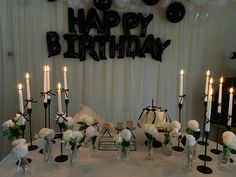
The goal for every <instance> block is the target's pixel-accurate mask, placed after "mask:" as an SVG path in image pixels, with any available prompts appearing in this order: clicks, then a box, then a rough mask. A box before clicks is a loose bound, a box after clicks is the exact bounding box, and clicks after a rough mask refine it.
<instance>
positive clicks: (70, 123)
mask: <svg viewBox="0 0 236 177" xmlns="http://www.w3.org/2000/svg"><path fill="white" fill-rule="evenodd" d="M65 124H66V126H67V127H72V126H73V125H74V124H75V121H74V119H73V117H66V121H65Z"/></svg>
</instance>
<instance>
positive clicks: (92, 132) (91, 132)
mask: <svg viewBox="0 0 236 177" xmlns="http://www.w3.org/2000/svg"><path fill="white" fill-rule="evenodd" d="M97 136H98V131H97V129H96V128H95V127H93V126H90V127H88V128H87V129H86V137H88V138H89V141H90V142H91V151H90V152H91V156H94V155H95V151H96V139H97Z"/></svg>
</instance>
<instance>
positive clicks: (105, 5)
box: [93, 0, 112, 11]
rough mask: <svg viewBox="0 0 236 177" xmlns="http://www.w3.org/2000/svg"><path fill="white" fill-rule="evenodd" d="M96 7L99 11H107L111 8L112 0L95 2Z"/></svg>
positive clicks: (96, 0)
mask: <svg viewBox="0 0 236 177" xmlns="http://www.w3.org/2000/svg"><path fill="white" fill-rule="evenodd" d="M93 2H94V5H95V7H96V8H97V9H98V10H101V11H106V10H108V9H109V8H110V7H111V4H112V0H93Z"/></svg>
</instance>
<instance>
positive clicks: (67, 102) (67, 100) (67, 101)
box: [65, 99, 69, 116]
mask: <svg viewBox="0 0 236 177" xmlns="http://www.w3.org/2000/svg"><path fill="white" fill-rule="evenodd" d="M65 105H66V116H68V115H69V114H68V105H69V99H65Z"/></svg>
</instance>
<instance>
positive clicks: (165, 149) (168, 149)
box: [162, 135, 173, 156]
mask: <svg viewBox="0 0 236 177" xmlns="http://www.w3.org/2000/svg"><path fill="white" fill-rule="evenodd" d="M172 152H173V145H172V143H171V141H170V136H169V135H165V139H164V142H163V143H162V153H163V154H164V155H167V156H170V155H171V154H172Z"/></svg>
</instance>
